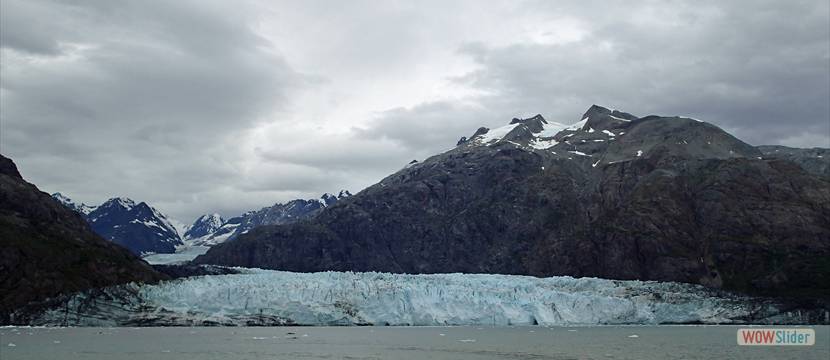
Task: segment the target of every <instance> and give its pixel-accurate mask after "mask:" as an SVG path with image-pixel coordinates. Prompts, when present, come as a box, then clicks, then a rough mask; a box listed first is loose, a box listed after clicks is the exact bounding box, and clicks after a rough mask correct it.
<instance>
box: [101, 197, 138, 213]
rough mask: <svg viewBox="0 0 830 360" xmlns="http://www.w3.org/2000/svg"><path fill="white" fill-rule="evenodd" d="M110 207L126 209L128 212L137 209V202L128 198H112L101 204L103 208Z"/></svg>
mask: <svg viewBox="0 0 830 360" xmlns="http://www.w3.org/2000/svg"><path fill="white" fill-rule="evenodd" d="M110 206H119V207H122V208H124V209H125V210H127V211H130V210H132V209H133V207H135V201H133V200H132V199H130V198H126V197H114V198H110V199H109V200H107V201H105V202H104V203H103V204H101V207H110Z"/></svg>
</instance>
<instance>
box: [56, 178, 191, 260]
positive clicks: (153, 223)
mask: <svg viewBox="0 0 830 360" xmlns="http://www.w3.org/2000/svg"><path fill="white" fill-rule="evenodd" d="M52 197H53V198H54V199H55V200H57V201H59V202H60V203H62V204H63V205H64V206H66V207H67V208H69V209H72V210H74V211H76V212H77V213H79V214H80V215H81V216H82V217H83V218H84V219H85V220H86V221H87V222H88V223H89V225H90V226H91V227H92V230H93V231H95V232H96V233H97V234H98V235H101V236H102V237H104V238H105V239H109V240H110V241H112V242H114V243H116V244H118V245H121V246H124V247H126V248H127V249H130V251H132V252H133V253H135V254H138V255H143V254H147V253H172V252H175V251H176V246H178V245H182V244H183V242H182V239H181V237H180V236H179V234H178V232H177V231H176V228H175V227H173V225H172V224H171V223H170V220H169V219H168V218H167V216H166V215H164V214H163V213H161V212H160V211H158V210H156V209H155V208H153V207H152V206H150V205H148V204H147V203H145V202H140V203H137V204H136V202H135V201H133V200H131V199H128V198H123V197H119V198H111V199H109V200H107V201H105V202H104V203H103V204H101V205H98V206H89V205H86V204H83V203H80V204H77V203H75V202H73V201H72V200H71V199H70V198H68V197H66V196H64V195H63V194H61V193H54V194H52Z"/></svg>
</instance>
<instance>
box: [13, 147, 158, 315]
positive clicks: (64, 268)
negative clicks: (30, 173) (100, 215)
mask: <svg viewBox="0 0 830 360" xmlns="http://www.w3.org/2000/svg"><path fill="white" fill-rule="evenodd" d="M162 278H165V276H164V275H162V274H159V273H157V272H155V271H154V270H153V269H152V268H151V267H150V266H149V265H148V264H147V263H145V262H143V261H141V260H140V259H138V258H137V257H136V256H135V255H133V254H131V253H130V252H129V251H128V250H127V249H125V248H122V247H121V246H118V245H116V244H113V243H112V242H109V241H107V240H105V239H103V238H101V237H100V236H98V235H96V234H95V233H94V232H92V230H91V229H90V228H89V225H87V223H86V222H85V221H84V219H82V218H81V216H80V215H79V214H77V213H75V212H73V211H72V210H69V209H67V208H66V207H64V206H63V205H61V204H60V203H58V202H57V201H55V200H54V199H52V197H50V196H49V194H46V193H43V192H41V191H40V190H38V188H37V187H35V186H34V185H32V184H30V183H28V182H26V181H25V180H23V178H22V177H21V176H20V173H19V172H18V171H17V168H16V166H15V165H14V163H13V162H12V161H11V160H10V159H8V158H6V157H3V156H2V155H0V323H10V322H13V320H14V319H11V318H10V313H11V311H12V310H13V309H16V308H18V307H21V306H24V305H26V304H30V303H32V302H38V301H43V300H46V299H48V298H51V297H54V296H57V295H59V294H65V293H70V292H75V291H80V290H84V289H90V288H98V287H103V286H109V285H114V284H122V283H127V282H132V281H139V282H152V281H156V280H159V279H162Z"/></svg>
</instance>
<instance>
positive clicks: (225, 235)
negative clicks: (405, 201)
mask: <svg viewBox="0 0 830 360" xmlns="http://www.w3.org/2000/svg"><path fill="white" fill-rule="evenodd" d="M351 195H352V194H351V193H350V192H349V191H348V190H341V191H340V192H339V193H338V194H337V195H332V194H329V193H325V194H323V195H322V196H321V197H320V198H319V199H308V200H304V199H296V200H291V201H289V202H286V203H284V204H282V203H277V204H274V205H273V206H269V207H264V208H262V209H260V210H257V211H249V212H247V213H244V214H242V215H240V216H236V217H233V218H230V219H228V220H224V219H222V217H221V216H220V215H219V214H205V215H202V216H200V217H199V218H197V219H196V221H194V222H193V224H192V225H190V226H188V227H187V230H186V231H185V234H184V240H185V242H186V243H188V244H190V245H197V246H198V245H203V246H212V245H216V244H220V243H223V242H225V241H228V240H230V239H234V238H236V237H237V236H239V235H241V234H244V233H247V232H248V231H250V230H251V229H253V228H255V227H257V226H262V225H282V224H289V223H292V222H296V221H299V220H304V219H310V218H312V217H314V216H316V215H317V214H319V213H320V211H322V210H323V209H325V208H327V207H329V206H331V205H334V204H335V203H336V202H337V201H338V200H342V199H345V198H347V197H349V196H351Z"/></svg>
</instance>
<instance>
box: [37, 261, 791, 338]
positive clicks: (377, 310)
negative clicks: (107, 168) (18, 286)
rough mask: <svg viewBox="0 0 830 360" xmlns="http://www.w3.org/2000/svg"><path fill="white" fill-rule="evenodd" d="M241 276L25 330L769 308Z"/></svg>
mask: <svg viewBox="0 0 830 360" xmlns="http://www.w3.org/2000/svg"><path fill="white" fill-rule="evenodd" d="M238 270H240V271H241V272H242V273H239V274H232V275H212V276H201V277H192V278H184V279H178V280H173V281H167V282H162V283H160V284H156V285H137V284H129V285H123V286H116V287H111V288H107V289H105V290H103V291H100V290H99V291H96V292H86V293H80V294H76V295H74V296H72V297H70V298H69V299H68V300H67V301H66V302H65V303H63V304H61V305H60V306H57V307H54V308H52V309H50V310H46V311H44V312H42V313H40V314H37V315H35V316H33V317H32V318H31V323H32V324H33V325H63V326H66V325H70V326H113V325H130V326H134V325H535V324H538V325H596V324H665V323H736V322H737V323H740V322H743V321H744V320H745V319H747V318H750V317H753V318H754V317H757V315H758V314H771V315H774V314H775V313H776V309H775V308H774V306H773V305H771V304H768V303H764V302H761V301H757V300H755V299H753V298H747V297H741V296H736V295H730V294H727V293H723V292H718V291H713V290H711V289H707V288H704V287H702V286H697V285H690V284H680V283H668V282H653V281H618V280H604V279H596V278H578V279H577V278H572V277H567V276H561V277H550V278H535V277H530V276H515V275H484V274H433V275H406V274H388V273H374V272H367V273H352V272H320V273H292V272H283V271H271V270H259V269H238Z"/></svg>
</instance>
